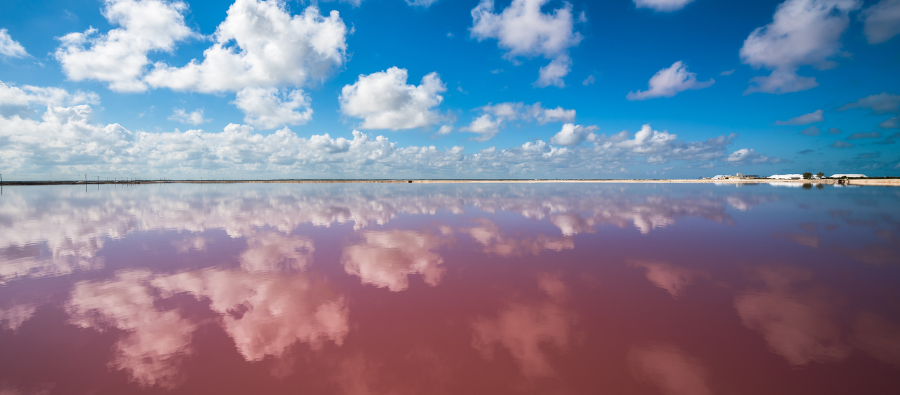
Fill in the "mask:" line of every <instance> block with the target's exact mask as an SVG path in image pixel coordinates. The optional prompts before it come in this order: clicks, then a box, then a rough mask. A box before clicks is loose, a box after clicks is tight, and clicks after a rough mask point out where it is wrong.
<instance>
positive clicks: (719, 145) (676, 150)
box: [592, 125, 737, 164]
mask: <svg viewBox="0 0 900 395" xmlns="http://www.w3.org/2000/svg"><path fill="white" fill-rule="evenodd" d="M736 137H737V135H736V134H731V135H729V136H719V137H714V138H710V139H707V140H706V141H703V142H690V143H685V142H682V141H678V135H677V134H672V133H669V132H668V131H662V132H660V131H658V130H653V128H651V127H650V125H643V126H642V127H641V130H639V131H637V132H635V133H634V135H632V134H631V133H629V132H628V131H627V130H623V131H621V132H619V133H617V134H614V135H612V136H609V137H607V136H606V135H602V136H599V137H597V138H596V141H595V142H594V145H595V146H594V148H593V149H592V151H593V152H594V153H596V154H599V155H600V157H603V156H612V157H644V158H646V160H647V162H648V163H654V164H662V163H666V162H668V161H671V160H691V161H709V160H715V159H722V158H723V157H724V150H725V148H726V147H727V146H728V145H730V144H731V143H732V141H733V140H734V139H735V138H736Z"/></svg>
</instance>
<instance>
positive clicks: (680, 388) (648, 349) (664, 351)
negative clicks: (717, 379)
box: [628, 344, 713, 395]
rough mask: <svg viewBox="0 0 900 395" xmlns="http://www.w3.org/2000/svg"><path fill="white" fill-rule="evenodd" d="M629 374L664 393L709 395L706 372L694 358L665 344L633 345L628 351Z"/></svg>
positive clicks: (710, 393)
mask: <svg viewBox="0 0 900 395" xmlns="http://www.w3.org/2000/svg"><path fill="white" fill-rule="evenodd" d="M628 363H629V365H631V371H632V375H634V376H635V378H637V379H639V380H642V381H649V382H650V383H651V384H653V385H655V386H656V387H657V388H659V389H660V390H662V392H663V393H664V394H666V395H712V393H713V391H712V388H711V387H710V384H709V381H710V377H709V371H708V370H707V369H706V367H704V366H703V364H702V363H701V362H700V360H698V359H697V358H694V357H692V356H690V355H688V354H687V353H686V352H684V351H682V350H681V349H680V348H678V347H675V346H673V345H668V344H655V345H651V346H645V347H634V348H632V349H631V351H629V353H628Z"/></svg>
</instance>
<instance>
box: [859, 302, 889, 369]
mask: <svg viewBox="0 0 900 395" xmlns="http://www.w3.org/2000/svg"><path fill="white" fill-rule="evenodd" d="M853 329H854V331H855V334H854V346H856V348H859V349H860V350H862V351H864V352H865V353H866V354H869V355H871V356H872V357H873V358H875V359H877V360H879V361H881V362H884V363H888V364H891V365H894V367H895V368H897V369H900V324H896V323H892V322H889V321H888V320H886V319H884V318H882V317H880V316H878V315H876V314H873V313H870V312H866V311H864V312H861V313H860V314H859V316H858V317H857V318H856V322H855V323H854V325H853Z"/></svg>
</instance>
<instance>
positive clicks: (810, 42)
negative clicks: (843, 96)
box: [740, 0, 862, 94]
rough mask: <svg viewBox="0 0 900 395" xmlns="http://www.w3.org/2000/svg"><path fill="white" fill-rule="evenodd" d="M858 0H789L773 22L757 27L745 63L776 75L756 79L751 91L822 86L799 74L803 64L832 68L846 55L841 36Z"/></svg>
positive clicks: (747, 46) (744, 51)
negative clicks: (842, 47) (838, 57)
mask: <svg viewBox="0 0 900 395" xmlns="http://www.w3.org/2000/svg"><path fill="white" fill-rule="evenodd" d="M861 4H862V3H861V2H860V1H859V0H787V1H785V2H784V3H781V4H780V5H778V8H777V9H776V11H775V15H774V16H773V20H772V23H770V24H768V25H766V26H764V27H760V28H756V29H755V30H753V32H751V33H750V36H748V37H747V39H746V40H745V41H744V45H743V47H741V52H740V54H741V61H743V62H744V63H746V64H749V65H751V66H753V67H754V68H761V67H763V68H766V69H769V70H772V74H771V75H769V76H767V77H763V76H759V77H754V78H753V79H751V80H750V87H749V88H747V90H746V92H745V94H746V93H754V92H764V93H776V94H780V93H788V92H797V91H802V90H807V89H811V88H814V87H816V86H818V85H819V84H818V83H817V82H816V79H815V78H813V77H802V76H800V75H798V74H797V70H798V69H799V68H800V67H801V66H807V65H809V66H813V67H816V68H818V69H827V68H831V67H834V66H835V65H836V64H835V63H834V62H833V61H831V60H829V58H831V57H833V56H835V55H839V54H840V53H841V51H840V50H841V42H840V38H841V35H842V34H843V32H844V30H846V29H847V26H848V25H849V23H850V18H849V16H848V15H849V13H850V12H851V11H855V10H857V9H859V7H860V6H861Z"/></svg>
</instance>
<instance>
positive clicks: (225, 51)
mask: <svg viewBox="0 0 900 395" xmlns="http://www.w3.org/2000/svg"><path fill="white" fill-rule="evenodd" d="M284 6H285V3H284V2H282V1H276V0H269V1H257V0H236V1H235V2H234V4H232V5H231V7H230V8H229V9H228V16H227V17H226V18H225V21H223V22H222V23H221V24H220V25H219V26H218V28H217V29H216V32H215V34H214V38H215V43H214V44H213V46H211V47H209V48H208V49H206V51H204V52H203V56H204V58H203V61H202V62H197V61H196V60H194V61H191V63H189V64H187V65H185V66H184V67H171V66H168V65H166V64H164V63H157V64H156V65H155V66H154V70H153V71H152V72H150V73H149V74H148V75H147V76H146V78H145V80H146V82H147V83H148V84H149V85H150V86H153V87H167V88H171V89H174V90H183V91H194V92H222V91H239V90H241V89H244V88H258V87H264V88H271V87H280V86H286V85H287V86H293V87H302V86H304V85H306V84H308V83H310V82H312V81H318V80H321V79H324V78H325V77H327V76H328V75H329V74H330V72H331V71H332V70H333V69H335V68H337V67H340V66H341V65H342V64H343V63H344V61H345V59H346V50H347V43H346V35H347V27H346V26H345V25H344V21H343V20H341V18H340V16H339V15H338V12H337V11H331V13H330V14H329V15H328V16H327V17H324V16H322V15H320V14H319V9H318V8H317V7H316V6H310V7H307V8H306V9H305V10H304V11H303V13H301V14H300V15H294V16H291V15H290V14H289V13H288V12H287V10H285V8H284Z"/></svg>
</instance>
